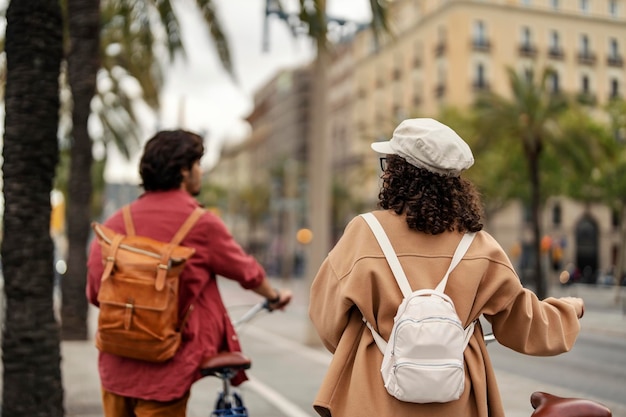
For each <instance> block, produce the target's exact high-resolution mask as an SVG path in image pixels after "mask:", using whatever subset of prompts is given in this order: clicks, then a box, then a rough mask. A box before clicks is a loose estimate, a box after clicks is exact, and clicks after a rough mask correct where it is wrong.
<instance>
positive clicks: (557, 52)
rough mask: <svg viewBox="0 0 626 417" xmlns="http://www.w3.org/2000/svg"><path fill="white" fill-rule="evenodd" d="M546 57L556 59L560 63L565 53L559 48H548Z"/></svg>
mask: <svg viewBox="0 0 626 417" xmlns="http://www.w3.org/2000/svg"><path fill="white" fill-rule="evenodd" d="M548 57H549V58H551V59H558V60H559V61H562V60H563V59H565V52H563V49H562V48H560V47H558V46H557V47H554V46H552V47H550V49H548Z"/></svg>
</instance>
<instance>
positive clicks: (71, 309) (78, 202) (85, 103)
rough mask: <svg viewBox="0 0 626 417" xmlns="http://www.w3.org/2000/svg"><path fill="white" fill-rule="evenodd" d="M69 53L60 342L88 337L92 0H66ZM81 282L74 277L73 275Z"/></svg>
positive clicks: (95, 36) (94, 50) (95, 10)
mask: <svg viewBox="0 0 626 417" xmlns="http://www.w3.org/2000/svg"><path fill="white" fill-rule="evenodd" d="M67 15H68V22H67V23H68V27H69V45H70V46H69V51H68V53H67V74H68V80H69V87H70V89H71V91H72V99H73V108H72V145H71V148H70V175H69V184H68V195H69V201H68V204H67V218H68V219H71V221H68V222H67V237H68V241H69V242H70V244H69V252H68V259H69V260H70V262H68V269H67V274H66V275H65V277H64V279H63V280H61V287H62V294H63V295H64V297H63V303H62V309H61V317H62V322H61V323H62V327H61V329H62V337H63V339H65V340H84V339H86V338H87V300H86V298H85V297H84V296H83V297H78V296H77V295H78V294H84V291H85V284H84V283H85V279H84V277H85V276H87V274H86V265H87V254H86V251H85V247H86V246H87V240H88V238H89V227H88V225H89V222H90V220H91V211H90V201H91V190H92V185H91V165H92V156H91V137H90V135H89V130H88V127H87V122H88V120H89V115H90V114H91V99H92V97H93V94H94V91H95V89H96V74H97V72H98V68H99V67H100V60H99V55H98V47H99V42H100V36H99V22H100V4H99V1H93V0H67ZM79 276H80V277H81V278H82V279H80V280H79V279H76V277H79Z"/></svg>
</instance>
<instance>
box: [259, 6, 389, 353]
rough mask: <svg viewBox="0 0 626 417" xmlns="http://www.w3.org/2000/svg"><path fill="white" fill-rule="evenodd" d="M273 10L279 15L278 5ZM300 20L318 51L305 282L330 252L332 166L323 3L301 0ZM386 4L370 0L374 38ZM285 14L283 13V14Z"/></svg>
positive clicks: (381, 28)
mask: <svg viewBox="0 0 626 417" xmlns="http://www.w3.org/2000/svg"><path fill="white" fill-rule="evenodd" d="M267 3H268V5H269V4H270V3H276V7H277V8H278V9H279V11H280V13H282V10H283V7H282V6H281V2H280V1H277V2H273V1H271V0H267ZM299 3H300V13H299V15H298V17H299V19H300V21H301V22H302V23H304V24H305V26H306V27H307V33H308V36H309V37H311V38H312V39H313V40H314V42H315V45H316V48H317V55H316V58H315V62H314V64H313V71H314V72H313V73H314V77H315V79H314V81H313V83H314V94H313V99H312V100H313V104H312V117H311V119H312V120H311V126H312V129H313V130H312V133H311V134H310V135H309V143H308V144H307V147H308V151H307V152H308V163H307V169H308V173H307V178H308V190H309V191H308V192H309V198H308V205H309V207H308V210H307V212H308V215H309V222H310V229H311V230H312V231H313V241H312V242H311V244H310V245H308V246H307V248H308V251H309V253H308V256H307V272H306V276H307V278H308V279H312V278H313V277H314V275H315V273H316V272H317V268H318V267H319V265H321V263H322V262H323V260H324V258H325V257H326V255H327V254H328V252H329V249H330V246H331V243H332V242H331V241H332V238H331V236H332V231H331V228H332V213H331V210H332V209H331V206H332V204H331V196H332V181H331V177H332V165H331V160H330V158H329V155H330V152H329V150H330V143H329V137H328V134H327V125H328V123H327V119H326V111H327V108H326V104H327V88H328V82H327V78H328V76H327V72H328V70H327V69H328V66H329V63H330V52H331V51H330V47H331V45H330V43H329V40H328V36H327V35H328V26H327V25H328V17H327V13H326V0H300V2H299ZM386 3H387V2H383V1H376V0H370V7H371V11H372V21H371V27H372V30H373V33H374V36H375V37H378V36H379V34H381V33H382V32H384V31H387V32H388V31H389V28H388V26H387V6H386ZM283 14H284V13H283ZM309 333H310V336H309V337H308V339H309V340H308V342H309V343H310V344H317V343H319V339H317V336H316V335H315V332H314V331H313V328H312V327H310V330H309Z"/></svg>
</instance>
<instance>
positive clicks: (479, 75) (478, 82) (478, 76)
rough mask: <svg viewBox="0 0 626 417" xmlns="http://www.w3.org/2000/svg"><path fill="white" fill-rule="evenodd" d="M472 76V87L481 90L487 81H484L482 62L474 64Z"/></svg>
mask: <svg viewBox="0 0 626 417" xmlns="http://www.w3.org/2000/svg"><path fill="white" fill-rule="evenodd" d="M474 77H475V78H474V87H475V88H476V89H477V90H482V89H484V88H485V87H486V86H487V82H486V81H485V66H484V65H483V64H482V63H479V64H476V68H475V75H474Z"/></svg>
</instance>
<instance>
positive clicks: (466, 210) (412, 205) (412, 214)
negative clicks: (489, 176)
mask: <svg viewBox="0 0 626 417" xmlns="http://www.w3.org/2000/svg"><path fill="white" fill-rule="evenodd" d="M382 179H383V184H382V187H381V189H380V193H379V194H378V198H379V202H378V205H379V206H380V207H381V208H383V209H386V210H389V209H391V210H393V211H395V212H396V213H397V214H403V213H404V214H406V222H407V224H408V226H409V228H411V229H414V230H419V231H422V232H425V233H429V234H432V235H436V234H440V233H443V232H445V231H453V230H457V231H459V232H477V231H479V230H481V229H482V228H483V225H482V223H481V222H480V219H481V213H482V204H481V202H480V196H479V194H478V192H477V190H476V188H475V187H474V185H473V184H472V183H471V182H469V181H467V180H465V179H463V178H461V177H451V176H445V175H439V174H435V173H433V172H430V171H428V170H426V169H423V168H417V167H415V166H413V165H411V164H409V163H408V162H406V161H405V160H404V158H401V157H399V156H397V155H387V168H386V170H385V172H384V173H383V175H382Z"/></svg>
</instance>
